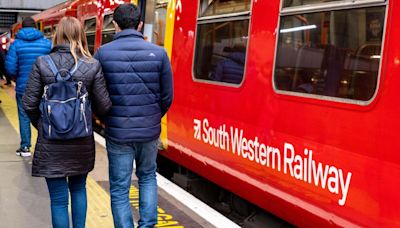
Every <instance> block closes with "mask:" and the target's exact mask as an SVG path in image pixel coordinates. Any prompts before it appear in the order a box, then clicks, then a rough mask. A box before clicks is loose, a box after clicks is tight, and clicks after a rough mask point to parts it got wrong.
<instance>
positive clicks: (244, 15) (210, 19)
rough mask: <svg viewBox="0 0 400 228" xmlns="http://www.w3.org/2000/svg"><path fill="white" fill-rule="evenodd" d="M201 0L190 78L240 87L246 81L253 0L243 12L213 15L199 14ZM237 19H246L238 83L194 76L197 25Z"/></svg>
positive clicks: (211, 83)
mask: <svg viewBox="0 0 400 228" xmlns="http://www.w3.org/2000/svg"><path fill="white" fill-rule="evenodd" d="M201 1H202V0H197V13H196V29H195V34H194V48H193V56H192V68H191V69H192V72H191V73H192V80H193V81H194V82H197V83H202V84H208V85H217V86H224V87H231V88H240V87H241V86H242V85H243V84H244V82H245V81H246V71H247V57H248V54H249V43H250V42H249V41H250V31H251V22H252V11H253V5H254V1H253V0H250V9H249V11H243V12H236V13H228V14H220V15H213V16H204V17H201V16H200V13H201V12H200V11H201V10H200V7H201ZM238 20H248V21H249V25H248V31H247V41H246V54H245V60H244V69H243V77H242V80H241V81H240V83H239V84H235V83H230V82H222V81H212V80H207V79H199V78H196V74H195V67H196V61H195V60H196V53H197V52H196V51H197V42H198V39H197V36H198V33H199V29H198V27H199V25H202V24H208V23H216V22H229V21H238Z"/></svg>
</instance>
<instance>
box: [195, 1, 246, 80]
mask: <svg viewBox="0 0 400 228" xmlns="http://www.w3.org/2000/svg"><path fill="white" fill-rule="evenodd" d="M247 3H249V4H250V1H246V0H221V1H209V0H201V5H202V6H203V5H206V4H208V6H209V7H211V8H213V11H214V12H222V11H219V8H218V7H220V6H223V7H227V5H225V4H228V5H230V6H231V8H232V9H231V11H230V12H232V10H234V11H235V12H236V11H239V10H238V9H242V10H244V11H243V12H238V13H239V14H235V15H231V16H229V17H227V16H226V15H225V16H221V15H217V16H213V17H209V16H207V17H203V16H202V15H208V14H207V13H205V14H202V15H200V17H199V18H198V20H197V37H196V49H195V57H194V67H193V73H194V78H195V79H200V80H207V81H214V82H224V83H230V84H240V83H241V82H242V80H243V74H244V66H245V61H246V49H247V40H248V32H249V21H250V12H249V11H248V10H249V9H250V6H248V7H247V6H246V5H247ZM205 11H207V9H206V10H205ZM227 11H228V10H227ZM217 14H218V13H217Z"/></svg>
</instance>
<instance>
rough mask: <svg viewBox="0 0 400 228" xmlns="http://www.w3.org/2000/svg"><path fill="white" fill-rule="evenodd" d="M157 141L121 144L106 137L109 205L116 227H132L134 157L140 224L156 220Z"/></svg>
mask: <svg viewBox="0 0 400 228" xmlns="http://www.w3.org/2000/svg"><path fill="white" fill-rule="evenodd" d="M157 144H158V140H153V141H150V142H146V143H123V144H120V143H117V142H114V141H110V140H107V152H108V162H109V174H110V193H111V209H112V214H113V218H114V226H115V227H116V228H133V227H134V226H133V216H132V211H131V206H130V203H129V189H130V186H131V176H132V170H133V161H134V160H135V162H136V176H137V177H138V179H139V214H140V219H139V227H154V225H155V224H157V200H158V199H157V197H158V195H157V180H156V169H157V163H156V160H157V153H158V149H157Z"/></svg>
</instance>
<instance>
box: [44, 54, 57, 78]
mask: <svg viewBox="0 0 400 228" xmlns="http://www.w3.org/2000/svg"><path fill="white" fill-rule="evenodd" d="M43 58H44V60H45V61H46V62H47V63H48V64H49V66H50V69H51V72H53V74H54V76H57V74H58V69H57V67H56V64H54V61H53V60H52V59H51V57H50V55H45V56H44V57H43Z"/></svg>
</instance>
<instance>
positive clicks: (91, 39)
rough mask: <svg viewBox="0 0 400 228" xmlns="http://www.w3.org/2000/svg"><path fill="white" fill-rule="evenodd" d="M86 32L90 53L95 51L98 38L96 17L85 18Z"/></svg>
mask: <svg viewBox="0 0 400 228" xmlns="http://www.w3.org/2000/svg"><path fill="white" fill-rule="evenodd" d="M85 33H86V39H87V42H88V47H89V51H90V53H92V54H93V53H94V43H95V38H96V18H92V19H88V20H85Z"/></svg>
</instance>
